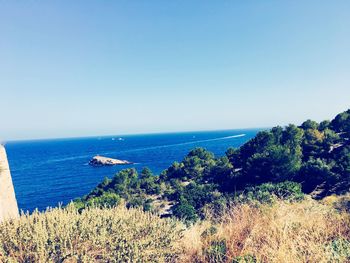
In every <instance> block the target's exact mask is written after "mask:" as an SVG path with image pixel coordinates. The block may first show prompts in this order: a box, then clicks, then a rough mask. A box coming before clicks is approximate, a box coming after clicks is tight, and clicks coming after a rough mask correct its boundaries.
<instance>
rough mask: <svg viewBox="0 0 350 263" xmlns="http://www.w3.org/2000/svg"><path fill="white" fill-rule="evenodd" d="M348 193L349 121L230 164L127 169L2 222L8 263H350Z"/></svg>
mask: <svg viewBox="0 0 350 263" xmlns="http://www.w3.org/2000/svg"><path fill="white" fill-rule="evenodd" d="M349 187H350V110H348V111H346V112H343V113H340V114H338V115H337V116H336V117H335V119H333V120H332V121H323V122H321V123H317V122H315V121H311V120H308V121H305V122H304V123H302V124H301V125H300V126H298V127H297V126H295V125H289V126H287V127H284V128H282V127H275V128H272V129H271V130H268V131H262V132H259V133H258V134H257V135H256V137H254V138H253V139H251V140H249V141H248V142H247V143H245V144H244V145H242V146H241V147H240V148H239V149H233V148H230V149H228V150H227V152H226V155H225V156H223V157H215V156H214V155H213V154H212V153H211V152H208V151H206V150H205V149H202V148H197V149H194V150H192V151H191V152H189V153H188V155H187V156H186V157H185V158H184V159H183V160H182V162H180V163H178V162H175V163H174V164H172V165H171V166H170V167H169V168H168V169H166V170H165V171H163V172H162V173H161V174H160V175H153V174H152V171H151V170H149V169H148V168H144V169H143V170H142V171H141V172H140V173H139V172H138V171H136V170H135V169H125V170H123V171H121V172H119V173H118V174H116V175H115V176H114V177H113V178H111V179H110V178H106V179H105V180H104V181H103V182H101V183H100V184H99V185H97V186H96V187H95V189H93V190H92V191H91V192H90V193H89V194H88V195H86V196H84V197H82V198H79V199H77V200H75V201H74V203H73V204H71V205H69V206H68V207H66V208H55V209H52V210H49V211H47V212H45V213H38V212H35V213H33V214H32V215H22V216H21V218H20V219H17V220H12V221H6V222H4V223H2V224H1V225H0V262H230V263H253V262H254V263H255V262H276V263H277V262H350V197H349V195H348V192H349ZM162 217H163V218H162ZM164 217H171V218H164Z"/></svg>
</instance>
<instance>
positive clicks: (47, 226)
mask: <svg viewBox="0 0 350 263" xmlns="http://www.w3.org/2000/svg"><path fill="white" fill-rule="evenodd" d="M180 226H181V225H180V224H179V223H178V222H175V221H170V220H163V219H160V218H159V217H157V216H155V215H152V214H150V213H144V212H142V211H139V210H137V209H129V210H128V209H126V208H124V207H122V206H120V207H116V208H112V209H99V208H89V209H86V210H84V211H83V212H82V213H81V214H80V213H78V212H77V211H76V210H75V209H74V208H73V207H69V208H67V209H62V208H55V209H52V210H50V211H47V212H45V213H37V212H36V213H34V214H32V215H22V216H21V218H20V219H18V220H12V221H7V222H4V223H3V224H1V225H0V262H171V261H175V259H176V258H177V256H178V254H179V253H180V248H179V246H178V245H177V244H178V242H179V239H180V238H181V230H180Z"/></svg>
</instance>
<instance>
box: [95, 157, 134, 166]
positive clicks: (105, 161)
mask: <svg viewBox="0 0 350 263" xmlns="http://www.w3.org/2000/svg"><path fill="white" fill-rule="evenodd" d="M89 164H90V165H92V166H105V165H123V164H132V163H131V162H129V161H126V160H118V159H113V158H108V157H103V156H99V155H96V156H94V157H93V158H92V159H91V160H90V162H89Z"/></svg>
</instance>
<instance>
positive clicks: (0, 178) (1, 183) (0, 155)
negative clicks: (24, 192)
mask: <svg viewBox="0 0 350 263" xmlns="http://www.w3.org/2000/svg"><path fill="white" fill-rule="evenodd" d="M18 216H19V213H18V206H17V200H16V196H15V190H14V187H13V184H12V178H11V173H10V168H9V164H8V161H7V155H6V151H5V148H4V146H2V145H0V222H1V221H3V220H6V219H10V218H16V217H18Z"/></svg>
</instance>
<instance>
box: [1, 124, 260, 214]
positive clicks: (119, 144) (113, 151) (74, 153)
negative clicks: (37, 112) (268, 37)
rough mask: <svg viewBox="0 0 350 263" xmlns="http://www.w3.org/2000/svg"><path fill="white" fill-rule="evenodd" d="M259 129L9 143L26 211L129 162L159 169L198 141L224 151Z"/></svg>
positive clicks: (75, 192)
mask: <svg viewBox="0 0 350 263" xmlns="http://www.w3.org/2000/svg"><path fill="white" fill-rule="evenodd" d="M257 131H258V130H257V129H251V130H225V131H210V132H183V133H166V134H165V133H164V134H146V135H127V136H105V137H91V138H73V139H55V140H35V141H13V142H8V143H6V145H5V147H6V150H7V155H8V159H9V164H10V168H11V172H12V180H13V184H14V187H15V192H16V196H17V201H18V206H19V208H20V209H22V210H24V211H27V210H28V211H33V210H34V209H35V208H38V209H39V210H43V209H45V208H47V207H48V206H51V207H53V206H57V205H58V204H59V203H62V204H67V203H68V202H69V201H70V200H72V199H74V198H76V197H81V196H83V195H84V194H87V193H89V191H90V190H91V189H92V188H93V187H95V186H96V185H97V184H98V183H99V182H101V180H102V179H103V178H104V177H113V175H114V174H115V173H117V172H118V171H120V170H121V169H124V168H127V167H135V168H136V169H138V170H141V169H142V168H143V167H145V166H147V167H149V168H150V169H151V170H152V171H153V173H154V174H159V173H160V172H161V171H162V170H164V169H166V168H167V167H169V166H170V165H171V164H172V163H173V162H174V161H181V160H182V159H183V158H184V156H185V155H186V154H187V153H188V152H189V151H190V150H191V149H193V148H195V147H204V148H206V149H208V150H210V151H212V152H213V153H214V154H215V155H216V156H222V155H224V154H225V151H226V150H227V148H228V147H239V146H240V145H242V144H243V143H244V142H246V141H247V140H249V139H250V138H252V137H254V136H255V134H256V133H257ZM97 154H99V155H103V156H108V157H111V158H117V159H123V160H128V161H131V162H134V164H132V165H123V166H104V167H92V166H89V165H88V162H89V160H90V159H91V158H92V157H93V156H94V155H97Z"/></svg>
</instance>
